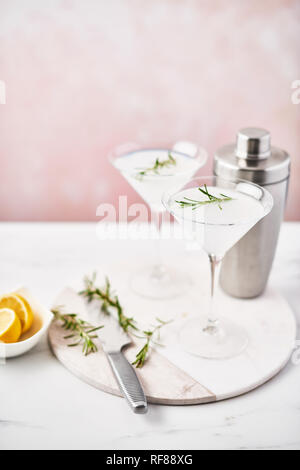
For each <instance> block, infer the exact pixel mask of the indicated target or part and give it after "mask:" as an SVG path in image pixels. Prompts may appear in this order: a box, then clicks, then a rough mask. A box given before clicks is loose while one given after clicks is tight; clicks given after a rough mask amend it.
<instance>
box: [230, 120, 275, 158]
mask: <svg viewBox="0 0 300 470" xmlns="http://www.w3.org/2000/svg"><path fill="white" fill-rule="evenodd" d="M235 152H236V156H237V157H238V158H246V159H251V160H252V159H255V160H256V159H258V160H263V159H265V158H268V157H269V156H270V155H271V136H270V132H269V131H267V130H265V129H259V128H257V127H246V128H244V129H241V130H239V132H238V133H237V136H236V149H235Z"/></svg>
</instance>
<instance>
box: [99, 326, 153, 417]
mask: <svg viewBox="0 0 300 470" xmlns="http://www.w3.org/2000/svg"><path fill="white" fill-rule="evenodd" d="M97 335H98V337H99V339H100V341H101V344H102V348H103V350H104V352H105V353H106V355H107V358H108V360H109V363H110V366H111V368H112V371H113V373H114V375H115V377H116V379H117V382H118V385H119V389H120V392H121V393H122V395H123V396H124V397H125V398H126V400H127V401H128V403H129V405H130V407H131V409H132V410H133V411H134V413H139V414H144V413H147V411H148V405H147V400H146V397H145V394H144V391H143V388H142V386H141V384H140V381H139V379H138V377H137V375H136V373H135V370H134V368H133V367H132V365H131V364H130V363H129V362H128V361H127V359H126V357H125V356H124V355H123V353H122V350H123V349H124V348H125V346H129V345H130V344H131V343H132V340H131V338H130V336H129V335H128V334H127V333H125V331H124V330H123V329H122V328H121V327H120V325H119V324H118V323H117V321H116V320H115V319H114V318H113V317H109V318H107V319H106V321H105V327H104V328H102V329H100V330H98V331H97Z"/></svg>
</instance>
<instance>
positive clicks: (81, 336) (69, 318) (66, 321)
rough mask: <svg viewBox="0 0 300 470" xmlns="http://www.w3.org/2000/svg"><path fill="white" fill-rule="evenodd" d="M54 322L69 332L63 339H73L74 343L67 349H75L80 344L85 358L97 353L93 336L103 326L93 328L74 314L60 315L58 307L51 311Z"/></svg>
mask: <svg viewBox="0 0 300 470" xmlns="http://www.w3.org/2000/svg"><path fill="white" fill-rule="evenodd" d="M51 312H52V313H53V315H54V318H55V320H59V321H61V322H62V327H63V328H64V329H65V330H69V331H70V334H69V335H67V336H64V339H74V341H75V342H73V343H71V344H68V346H69V347H75V346H78V345H80V344H82V352H83V354H84V355H85V356H87V355H88V354H90V353H94V352H97V351H98V348H97V346H96V344H95V343H94V341H93V340H94V339H95V338H97V335H94V334H93V333H95V332H96V331H98V330H100V329H101V328H103V326H97V327H94V326H92V325H91V324H90V323H88V322H86V321H84V320H82V319H81V318H79V317H78V315H77V314H76V313H62V311H61V308H60V307H56V308H54V309H52V310H51Z"/></svg>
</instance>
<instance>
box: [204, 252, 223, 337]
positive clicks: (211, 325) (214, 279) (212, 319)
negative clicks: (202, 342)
mask: <svg viewBox="0 0 300 470" xmlns="http://www.w3.org/2000/svg"><path fill="white" fill-rule="evenodd" d="M208 257H209V262H210V272H211V290H210V304H209V312H208V323H207V327H206V328H205V329H204V331H205V332H206V333H210V334H215V333H216V332H217V331H218V315H217V311H216V305H215V300H216V289H217V287H218V284H219V276H220V268H221V262H222V258H220V257H218V256H215V255H208Z"/></svg>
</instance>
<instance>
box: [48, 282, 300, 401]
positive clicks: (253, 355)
mask: <svg viewBox="0 0 300 470" xmlns="http://www.w3.org/2000/svg"><path fill="white" fill-rule="evenodd" d="M121 278H122V276H121ZM121 278H120V279H119V287H118V293H119V292H120V291H122V282H121ZM114 282H115V283H114V284H113V285H114V286H115V285H118V276H116V277H115V279H114ZM123 284H124V283H123ZM119 289H120V290H119ZM123 290H124V292H123V295H122V296H120V298H121V299H123V301H122V304H123V305H124V306H125V309H126V312H131V315H134V316H135V318H138V320H139V322H140V325H142V327H144V328H146V327H147V326H149V324H151V322H152V323H153V321H154V318H155V317H159V318H163V319H164V320H167V319H169V318H170V317H172V318H173V322H172V323H171V324H170V325H168V326H166V327H165V329H164V331H163V332H162V338H161V341H162V342H163V344H164V347H163V348H159V349H158V348H156V350H152V353H151V355H150V358H149V360H148V361H147V362H146V364H145V365H144V367H143V368H142V369H137V374H138V376H139V378H140V381H141V383H142V385H143V388H144V391H145V394H146V396H147V399H148V401H149V402H150V403H157V404H163V405H192V404H202V403H208V402H213V401H219V400H224V399H227V398H232V397H236V396H238V395H241V394H244V393H247V392H249V391H251V390H253V389H255V388H257V387H258V386H260V385H262V384H264V383H265V382H267V381H268V380H270V379H271V378H272V377H274V376H275V375H276V374H278V373H279V372H280V371H281V370H282V369H283V368H284V366H285V365H286V364H287V362H288V360H289V358H290V356H291V353H292V351H293V348H294V345H295V338H296V323H295V319H294V315H293V313H292V311H291V309H290V307H289V306H288V304H287V302H286V301H285V300H284V299H283V298H282V297H281V296H280V295H279V294H278V293H276V292H275V291H273V290H271V289H269V290H267V292H266V293H265V294H264V296H262V297H259V298H257V299H253V300H241V299H234V298H231V297H228V296H226V295H224V294H220V296H221V298H220V299H219V302H220V304H221V305H222V312H223V314H224V315H225V313H226V316H227V317H228V318H231V319H232V320H234V321H236V322H238V323H239V324H241V325H243V326H244V328H245V329H246V330H247V332H248V334H249V345H248V348H247V350H246V351H245V352H244V353H242V354H241V355H239V356H238V357H236V358H233V359H228V360H224V361H218V360H205V359H201V358H198V357H194V356H191V355H189V354H187V353H185V352H183V351H182V350H181V348H180V345H179V343H178V331H179V329H180V327H181V325H182V324H183V323H184V322H185V321H186V319H187V318H189V317H190V316H194V315H195V314H197V313H198V309H199V290H198V289H196V291H195V290H194V292H193V289H192V291H191V292H190V293H189V295H188V296H185V297H183V298H182V299H180V298H178V299H176V300H175V299H174V300H171V301H162V302H155V301H154V302H153V301H152V302H151V301H149V300H145V299H137V298H136V296H133V295H132V294H128V289H123ZM126 293H127V295H126ZM200 294H201V293H200ZM195 295H197V297H195ZM207 301H208V299H207V298H206V297H205V294H204V291H203V292H202V301H201V305H202V307H203V309H204V311H205V309H206V306H207V305H206V304H207ZM54 305H64V306H65V311H68V312H77V313H78V314H79V315H80V316H81V317H83V318H86V319H88V320H89V321H91V322H92V324H93V325H98V324H105V318H104V315H101V316H100V315H99V313H98V314H97V315H98V319H97V321H96V319H95V317H94V318H91V312H90V311H89V310H88V306H87V304H86V302H85V301H84V300H83V299H82V297H80V296H78V295H77V294H76V291H75V290H73V289H71V288H66V289H65V290H64V291H62V292H61V293H60V295H59V296H58V297H57V299H56V301H55V303H54ZM196 307H197V308H196ZM97 311H98V310H97ZM138 312H139V313H138ZM141 312H143V313H141ZM64 336H66V331H65V330H64V329H63V328H62V327H61V326H60V323H59V322H53V323H52V325H51V326H50V329H49V343H50V345H51V348H52V351H53V353H54V354H55V356H56V357H57V358H58V360H59V361H60V362H61V363H62V364H63V365H64V366H65V367H66V368H67V369H68V370H70V371H71V372H72V373H73V374H75V375H76V376H77V377H79V378H80V379H81V380H83V381H85V382H87V383H88V384H90V385H92V386H94V387H96V388H98V389H100V390H103V391H104V392H107V393H111V394H114V395H118V396H121V394H120V391H119V389H118V386H117V383H116V380H115V378H114V375H113V373H112V371H111V369H110V366H109V363H108V360H107V358H106V355H105V354H104V352H103V351H102V349H101V345H100V343H98V346H99V350H98V352H97V353H94V354H90V355H88V356H84V355H83V354H82V351H81V348H80V347H73V348H69V347H68V346H67V342H66V340H65V339H64ZM97 341H98V340H96V342H97ZM135 341H138V340H135ZM139 347H140V344H135V345H133V346H130V347H129V348H127V350H126V351H125V355H126V356H127V358H128V359H129V361H131V362H132V361H133V359H134V357H135V354H136V352H137V350H138V348H139Z"/></svg>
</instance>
